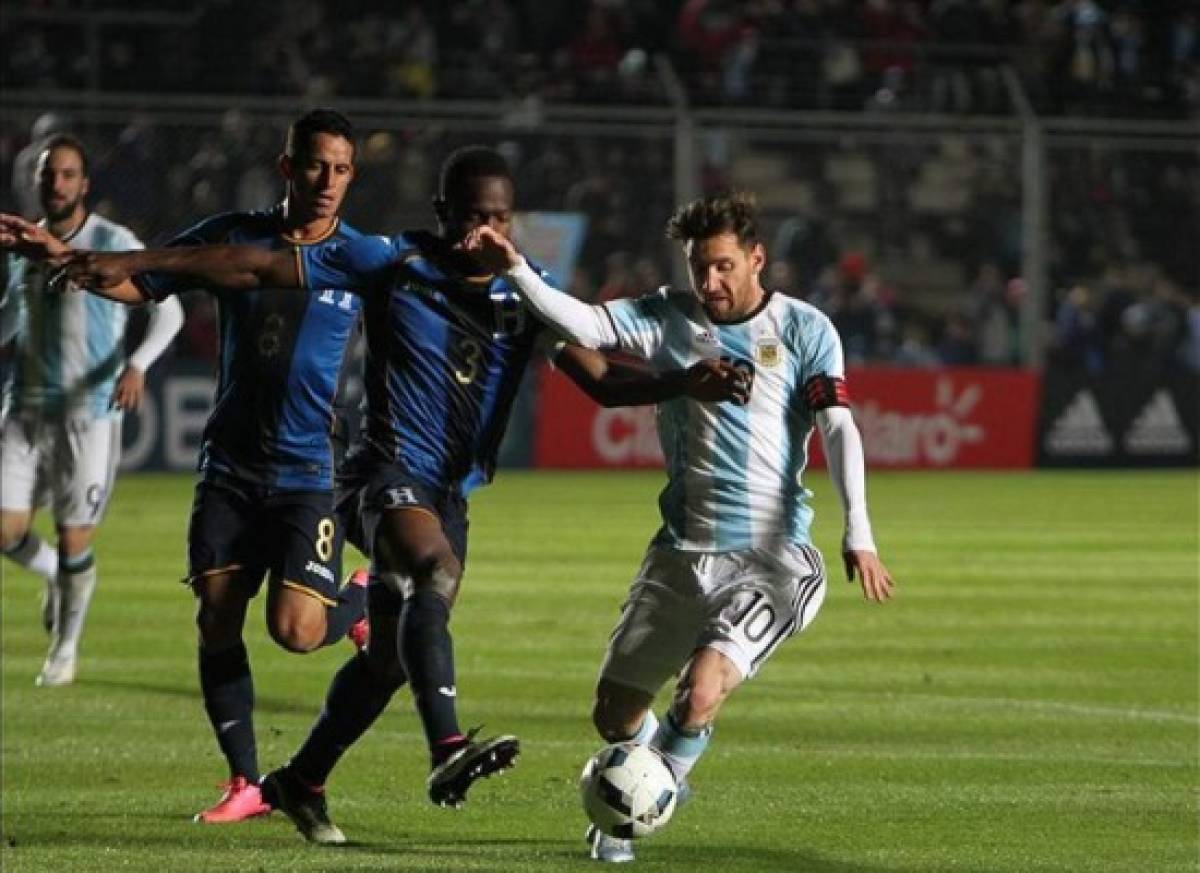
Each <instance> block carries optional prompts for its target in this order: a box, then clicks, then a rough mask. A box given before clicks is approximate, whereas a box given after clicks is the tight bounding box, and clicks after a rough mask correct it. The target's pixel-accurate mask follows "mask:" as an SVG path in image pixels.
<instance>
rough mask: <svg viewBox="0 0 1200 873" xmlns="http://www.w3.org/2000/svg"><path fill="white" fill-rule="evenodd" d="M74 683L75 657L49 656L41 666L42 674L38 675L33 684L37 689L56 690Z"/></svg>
mask: <svg viewBox="0 0 1200 873" xmlns="http://www.w3.org/2000/svg"><path fill="white" fill-rule="evenodd" d="M74 681H75V656H74V655H70V656H68V657H54V656H53V655H51V656H50V657H48V658H46V662H45V663H44V664H42V672H40V673H38V676H37V679H35V680H34V684H35V685H37V686H38V687H39V688H57V687H59V686H60V685H70V684H71V683H72V682H74Z"/></svg>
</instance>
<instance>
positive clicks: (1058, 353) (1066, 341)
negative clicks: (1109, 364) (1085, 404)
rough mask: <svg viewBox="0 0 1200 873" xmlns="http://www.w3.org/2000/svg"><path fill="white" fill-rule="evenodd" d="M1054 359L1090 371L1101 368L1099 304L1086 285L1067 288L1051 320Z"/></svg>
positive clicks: (1103, 353) (1103, 359) (1101, 341)
mask: <svg viewBox="0 0 1200 873" xmlns="http://www.w3.org/2000/svg"><path fill="white" fill-rule="evenodd" d="M1054 351H1055V355H1054V363H1055V364H1056V365H1058V366H1064V367H1068V368H1071V369H1079V370H1082V371H1083V372H1085V373H1088V374H1089V375H1098V374H1100V373H1102V372H1103V371H1104V366H1105V357H1106V356H1105V342H1104V333H1103V331H1102V330H1101V324H1100V317H1099V304H1098V302H1097V300H1096V295H1095V293H1094V292H1093V291H1092V289H1091V288H1089V287H1088V286H1087V285H1075V286H1073V287H1072V288H1071V289H1070V290H1069V291H1067V293H1066V296H1065V297H1064V299H1063V301H1062V303H1061V305H1060V306H1059V308H1058V315H1057V316H1056V317H1055V320H1054Z"/></svg>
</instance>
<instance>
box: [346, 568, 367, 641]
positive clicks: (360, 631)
mask: <svg viewBox="0 0 1200 873" xmlns="http://www.w3.org/2000/svg"><path fill="white" fill-rule="evenodd" d="M370 581H371V573H370V572H369V571H368V570H367V568H366V567H359V568H358V569H357V570H355V571H354V572H353V573H351V574H350V576H349V577H348V578H347V579H346V584H347V585H358V586H360V587H362V588H366V587H367V583H368V582H370ZM346 638H347V639H348V640H350V642H352V643H354V648H356V649H358V650H359V651H360V652H362V651H365V650H366V648H367V642H368V641H369V640H370V639H371V625H370V624H368V623H367V616H366V614H365V613H364V614H363V617H362V618H360V619H359V620H358V621H356V622H354V624H352V625H350V629H349V630H348V631H346Z"/></svg>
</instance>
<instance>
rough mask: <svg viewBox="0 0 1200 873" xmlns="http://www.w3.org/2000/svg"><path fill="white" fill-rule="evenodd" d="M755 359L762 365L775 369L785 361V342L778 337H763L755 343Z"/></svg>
mask: <svg viewBox="0 0 1200 873" xmlns="http://www.w3.org/2000/svg"><path fill="white" fill-rule="evenodd" d="M754 361H755V363H757V364H758V366H760V367H763V368H765V369H768V370H773V369H774V368H775V367H778V366H779V365H780V364H781V363H783V344H782V343H780V342H779V340H778V338H776V337H773V336H771V337H763V338H762V339H760V340H759V341H758V342H757V343H755V345H754Z"/></svg>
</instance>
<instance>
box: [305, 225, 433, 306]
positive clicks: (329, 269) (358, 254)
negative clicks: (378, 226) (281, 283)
mask: <svg viewBox="0 0 1200 873" xmlns="http://www.w3.org/2000/svg"><path fill="white" fill-rule="evenodd" d="M407 248H409V246H407V245H406V243H405V242H404V240H403V238H402V237H386V236H360V237H357V238H355V239H348V240H339V241H338V242H335V243H332V244H330V245H320V246H303V247H301V248H299V249H297V257H298V258H299V259H300V284H301V285H302V286H303V287H305V288H308V289H309V290H314V291H320V290H323V289H325V288H338V289H344V290H346V291H353V292H355V293H358V294H362V293H367V292H370V291H371V290H373V289H375V288H378V287H380V286H383V285H386V284H387V282H388V280H389V279H390V278H391V276H392V274H393V272H394V270H395V265H396V264H397V263H399V262H400V260H401V258H402V257H403V253H404V251H405V250H406V249H407Z"/></svg>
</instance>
